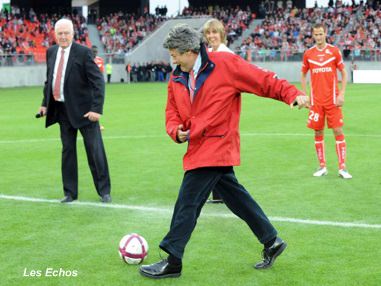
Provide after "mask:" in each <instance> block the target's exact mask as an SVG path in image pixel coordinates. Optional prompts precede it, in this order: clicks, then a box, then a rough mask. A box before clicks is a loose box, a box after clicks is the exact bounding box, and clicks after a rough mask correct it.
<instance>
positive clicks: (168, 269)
mask: <svg viewBox="0 0 381 286" xmlns="http://www.w3.org/2000/svg"><path fill="white" fill-rule="evenodd" d="M181 269H182V265H181V264H179V265H175V264H169V263H168V260H167V259H163V260H162V261H159V262H157V263H154V264H151V265H142V266H141V267H140V269H139V271H140V274H141V275H143V276H145V277H148V278H153V279H160V278H169V277H172V278H173V277H179V276H180V275H181Z"/></svg>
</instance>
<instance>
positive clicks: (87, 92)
mask: <svg viewBox="0 0 381 286" xmlns="http://www.w3.org/2000/svg"><path fill="white" fill-rule="evenodd" d="M57 50H58V45H55V46H52V47H50V48H49V49H48V50H47V52H46V63H47V70H46V81H45V86H44V98H43V101H42V106H45V107H47V116H46V127H49V126H50V125H52V124H54V123H56V122H57V121H58V117H57V110H56V108H55V106H56V105H55V104H54V99H53V72H54V64H55V61H56V56H57ZM104 94H105V82H104V79H103V75H102V74H101V72H100V70H99V68H98V66H97V65H96V64H95V63H94V60H93V54H92V52H91V50H90V49H89V48H87V47H85V46H82V45H79V44H76V43H74V42H73V44H72V46H71V49H70V54H69V59H68V62H67V65H66V72H65V79H64V97H65V106H66V110H67V115H68V118H69V120H70V123H71V125H72V126H73V127H74V128H81V127H83V126H86V125H87V124H90V123H91V121H90V120H89V119H87V118H84V117H83V115H84V114H86V113H87V112H89V111H93V112H97V113H100V114H102V112H103V102H104Z"/></svg>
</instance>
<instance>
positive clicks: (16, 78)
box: [0, 62, 381, 87]
mask: <svg viewBox="0 0 381 286" xmlns="http://www.w3.org/2000/svg"><path fill="white" fill-rule="evenodd" d="M255 64H257V65H258V66H260V67H263V68H266V69H268V70H272V71H274V72H276V73H277V74H278V76H279V77H280V78H285V79H287V80H288V81H290V82H299V81H300V68H301V63H300V62H258V63H255ZM345 64H346V68H347V71H348V80H349V81H350V80H351V78H350V64H351V63H350V62H346V63H345ZM356 64H357V67H358V69H359V70H362V69H364V70H381V62H378V63H377V62H356ZM104 77H105V80H106V75H104ZM45 78H46V66H45V65H35V66H17V67H0V87H19V86H38V85H43V84H44V82H45ZM121 79H123V80H124V82H127V74H126V71H125V65H122V64H113V74H112V76H111V82H120V81H121Z"/></svg>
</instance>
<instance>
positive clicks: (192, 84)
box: [189, 69, 196, 102]
mask: <svg viewBox="0 0 381 286" xmlns="http://www.w3.org/2000/svg"><path fill="white" fill-rule="evenodd" d="M195 83H196V81H195V79H194V72H193V69H192V70H191V71H190V72H189V95H190V101H191V102H193V97H194V89H195Z"/></svg>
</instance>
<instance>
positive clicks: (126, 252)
mask: <svg viewBox="0 0 381 286" xmlns="http://www.w3.org/2000/svg"><path fill="white" fill-rule="evenodd" d="M119 255H120V257H121V258H122V259H123V261H124V262H126V263H127V264H139V263H142V262H143V260H144V258H146V257H147V255H148V243H147V241H146V240H145V239H144V237H143V236H141V235H139V234H137V233H130V234H127V235H125V236H124V237H123V238H122V239H121V240H120V242H119Z"/></svg>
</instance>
